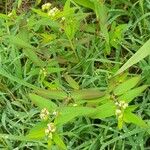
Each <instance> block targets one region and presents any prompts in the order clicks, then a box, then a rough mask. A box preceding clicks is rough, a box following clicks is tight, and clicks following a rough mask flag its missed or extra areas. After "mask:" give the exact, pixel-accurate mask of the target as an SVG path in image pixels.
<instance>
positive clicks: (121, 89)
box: [114, 76, 140, 95]
mask: <svg viewBox="0 0 150 150" xmlns="http://www.w3.org/2000/svg"><path fill="white" fill-rule="evenodd" d="M139 81H140V76H137V77H133V78H131V79H128V80H127V81H125V82H123V83H122V84H120V85H118V86H117V87H116V88H115V89H114V94H115V95H121V94H124V93H125V92H127V91H129V90H130V89H132V88H133V87H134V86H135V85H136V84H137V83H138V82H139Z"/></svg>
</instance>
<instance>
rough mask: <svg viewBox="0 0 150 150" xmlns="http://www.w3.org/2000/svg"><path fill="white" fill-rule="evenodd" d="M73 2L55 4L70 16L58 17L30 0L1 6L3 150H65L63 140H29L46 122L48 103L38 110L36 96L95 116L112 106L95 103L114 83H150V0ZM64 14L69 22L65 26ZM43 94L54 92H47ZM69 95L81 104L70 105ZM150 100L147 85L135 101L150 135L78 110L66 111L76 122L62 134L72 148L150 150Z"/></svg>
mask: <svg viewBox="0 0 150 150" xmlns="http://www.w3.org/2000/svg"><path fill="white" fill-rule="evenodd" d="M19 2H20V4H19ZM37 2H38V1H37ZM39 2H40V1H39ZM67 2H68V3H67ZM67 2H66V1H65V0H62V1H57V0H56V1H54V2H53V3H52V7H58V8H59V10H60V11H61V12H62V13H59V14H58V15H56V16H55V17H54V18H53V17H52V18H50V17H49V16H48V15H47V13H44V12H43V11H42V10H41V6H42V4H44V3H45V2H44V1H41V3H40V4H38V5H36V4H37V3H36V4H35V1H30V3H29V2H28V1H27V2H26V1H24V0H21V1H15V0H14V1H12V4H9V3H8V1H6V0H2V1H1V2H0V119H1V121H0V149H4V150H5V149H7V150H12V149H14V150H17V149H19V150H23V149H33V150H40V149H52V150H59V149H61V148H62V145H63V144H62V143H61V144H60V143H59V142H60V141H59V140H57V142H58V143H57V142H55V143H56V145H55V144H54V145H52V147H51V148H50V146H49V147H48V146H47V145H48V144H47V140H46V139H43V140H39V139H29V138H28V137H27V136H26V135H27V134H28V133H29V132H30V130H31V129H33V127H34V126H35V125H36V124H37V123H40V122H41V119H40V117H39V113H40V109H39V108H38V107H37V106H36V105H35V104H37V103H38V104H37V105H40V106H42V104H39V101H38V99H36V100H37V101H38V102H37V101H36V100H34V103H35V104H34V103H33V102H32V101H33V100H32V99H31V97H30V95H29V93H33V92H36V93H37V94H39V95H41V96H43V97H44V98H47V97H49V98H48V99H49V100H52V102H54V103H55V104H56V105H57V106H59V111H60V112H62V113H64V112H63V111H66V110H68V109H67V108H68V106H69V107H71V106H72V105H74V104H77V105H78V106H80V107H83V106H90V109H89V111H90V110H91V111H93V109H95V108H99V107H100V106H102V105H101V104H104V103H105V100H104V102H100V103H99V102H95V103H94V102H91V103H90V102H87V99H88V98H89V97H90V96H91V95H92V96H91V97H93V99H94V98H95V97H96V96H95V95H97V93H98V94H100V95H101V93H100V92H104V91H107V90H111V89H113V88H115V82H114V80H113V78H116V80H120V78H121V75H120V74H119V73H121V72H122V71H124V72H126V73H127V78H132V77H134V76H137V75H138V76H139V75H140V76H141V80H140V82H139V83H138V86H141V85H148V86H149V84H150V77H149V73H150V67H149V66H150V59H149V58H150V57H149V54H150V44H149V41H148V40H149V38H150V29H149V26H150V20H149V19H150V14H149V10H150V3H149V2H148V1H143V0H139V1H136V0H135V1H134V0H133V1H129V0H128V1H126V0H113V1H109V0H108V1H106V2H105V3H104V4H103V3H101V4H100V5H99V3H97V1H96V0H95V1H94V2H93V1H92V0H91V1H90V2H89V1H86V0H82V1H78V0H71V7H70V6H69V1H67ZM88 2H89V3H88ZM10 6H12V7H10ZM12 8H13V9H12ZM63 8H64V9H63ZM10 13H12V14H10ZM63 16H65V21H63V20H61V19H62V17H63ZM146 41H148V42H147V43H146ZM142 46H143V47H142ZM141 47H142V48H141ZM140 48H141V49H140ZM138 50H139V51H138ZM134 54H135V55H134ZM145 57H146V58H145ZM143 58H145V59H143ZM125 63H126V64H125ZM124 64H125V65H124ZM122 65H123V67H122V68H121V66H122ZM120 68H121V69H120ZM116 73H118V75H117V76H115V77H114V75H115V74H116ZM111 82H112V83H111ZM133 84H134V83H133ZM111 86H112V87H111ZM91 88H94V89H98V90H99V91H100V92H97V91H96V92H95V93H94V92H93V91H92V92H90V91H86V92H83V93H82V90H81V89H91ZM43 89H46V90H49V91H51V92H52V94H49V95H48V94H47V93H48V91H46V93H45V94H43V93H42V94H41V92H42V91H41V90H43ZM53 90H55V92H54V91H53ZM76 90H79V92H77V93H76V92H75V91H76ZM113 90H114V89H113ZM62 91H63V92H64V93H65V94H66V95H67V96H66V95H65V94H64V93H63V94H62V93H61V92H62ZM129 91H130V89H129ZM87 93H88V94H89V95H88V94H87ZM93 93H94V94H93ZM59 94H62V95H59ZM64 95H65V96H64ZM137 95H138V94H137ZM68 96H72V97H73V98H72V99H71V100H70V99H69V100H68V99H67V98H69V97H68ZM56 97H57V98H56ZM60 97H61V98H60ZM83 97H84V98H83ZM96 98H97V97H96ZM91 99H92V98H91ZM149 99H150V92H149V88H148V87H147V88H146V90H145V91H144V92H143V93H142V94H139V96H138V97H136V98H134V100H133V101H132V102H131V103H130V104H131V105H138V108H137V109H136V110H135V111H134V113H135V114H137V115H138V116H140V117H141V118H142V119H143V120H144V121H145V122H146V123H147V124H148V128H146V129H145V128H142V127H139V126H136V125H134V124H124V125H123V128H122V129H121V130H119V129H118V127H117V122H118V121H117V118H116V117H115V116H110V117H106V118H105V117H104V118H101V117H100V119H98V118H97V119H93V118H94V117H91V116H90V117H89V116H88V115H87V112H88V111H86V112H84V111H83V112H82V111H81V110H80V109H79V111H81V114H82V113H83V114H84V115H83V116H81V115H80V116H79V115H78V114H77V116H79V117H72V116H73V115H74V114H75V113H76V112H74V111H73V110H72V112H73V114H71V113H70V114H65V113H64V114H65V115H68V118H69V117H70V118H71V117H72V120H70V121H69V122H67V121H66V120H65V121H66V123H65V124H64V125H61V126H58V129H59V131H58V134H59V136H60V137H61V139H62V140H63V142H64V143H65V145H66V146H67V149H68V150H72V149H75V150H99V149H100V150H104V149H106V150H112V149H113V150H128V149H131V150H148V149H150V146H149V140H150V136H149V133H150V130H149V124H150V123H149V117H150V111H149V110H150V101H149ZM31 100H32V101H31ZM82 100H85V101H82ZM98 100H99V99H98ZM100 100H101V99H100ZM91 101H92V100H91ZM93 101H94V100H93ZM65 108H66V110H65ZM85 108H86V107H85ZM83 109H84V107H83ZM107 109H108V110H109V109H110V107H108V108H107ZM107 109H106V112H104V114H105V113H107ZM70 112H71V111H70ZM102 114H103V113H102ZM102 114H101V115H102ZM68 118H67V119H68ZM63 119H64V118H63ZM63 119H62V120H63ZM62 120H61V119H60V120H58V122H61V121H62ZM62 122H63V121H62ZM38 130H40V129H37V133H38ZM49 144H50V143H49ZM59 144H60V145H61V146H60V145H59ZM58 145H59V146H58Z"/></svg>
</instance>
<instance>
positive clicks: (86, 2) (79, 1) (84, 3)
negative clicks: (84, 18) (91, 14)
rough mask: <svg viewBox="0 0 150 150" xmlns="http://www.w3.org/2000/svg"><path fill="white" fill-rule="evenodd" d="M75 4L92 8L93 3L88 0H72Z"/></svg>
mask: <svg viewBox="0 0 150 150" xmlns="http://www.w3.org/2000/svg"><path fill="white" fill-rule="evenodd" d="M73 1H74V2H76V3H77V4H79V5H81V6H83V7H87V8H90V9H93V10H94V3H92V2H91V1H90V0H73Z"/></svg>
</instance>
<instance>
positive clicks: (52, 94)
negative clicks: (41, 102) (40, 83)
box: [35, 89, 68, 100]
mask: <svg viewBox="0 0 150 150" xmlns="http://www.w3.org/2000/svg"><path fill="white" fill-rule="evenodd" d="M35 92H36V93H37V94H38V95H41V96H43V97H45V98H50V99H59V100H64V99H66V98H67V97H68V95H67V93H65V92H64V91H62V90H44V89H39V90H36V91H35Z"/></svg>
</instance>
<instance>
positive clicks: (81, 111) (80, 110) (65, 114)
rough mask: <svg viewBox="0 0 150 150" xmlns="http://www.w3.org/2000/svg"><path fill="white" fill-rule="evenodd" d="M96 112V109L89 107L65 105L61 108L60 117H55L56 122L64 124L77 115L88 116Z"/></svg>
mask: <svg viewBox="0 0 150 150" xmlns="http://www.w3.org/2000/svg"><path fill="white" fill-rule="evenodd" d="M94 112H95V109H94V108H89V107H63V108H62V109H61V110H60V112H59V115H58V117H57V118H56V119H55V123H56V124H59V125H63V124H65V123H67V122H69V121H70V120H72V119H73V118H75V117H79V116H88V115H89V114H91V113H94Z"/></svg>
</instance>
